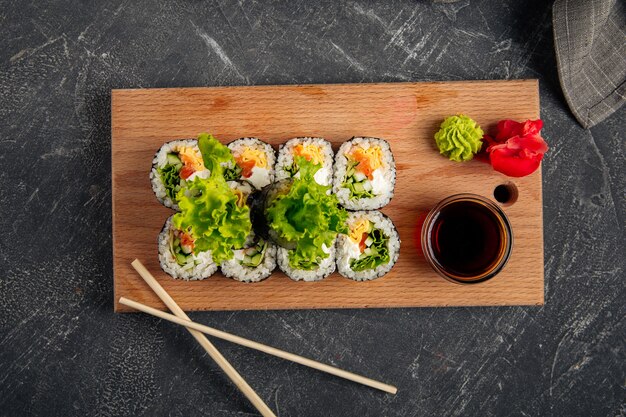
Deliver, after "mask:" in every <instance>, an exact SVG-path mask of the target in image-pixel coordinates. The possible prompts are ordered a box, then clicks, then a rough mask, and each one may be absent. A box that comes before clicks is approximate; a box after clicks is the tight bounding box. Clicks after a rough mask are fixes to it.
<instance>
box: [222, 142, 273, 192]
mask: <svg viewBox="0 0 626 417" xmlns="http://www.w3.org/2000/svg"><path fill="white" fill-rule="evenodd" d="M244 148H253V149H258V150H260V151H262V152H263V153H265V156H266V158H267V168H258V167H254V168H252V175H251V176H250V177H249V178H243V177H242V178H241V179H242V180H245V181H248V182H249V183H250V184H252V185H253V186H254V188H256V189H257V190H260V189H261V188H263V187H265V186H266V185H268V184H271V183H272V182H274V164H275V163H276V153H275V152H274V148H272V146H271V145H270V144H268V143H265V142H263V141H262V140H260V139H258V138H241V139H237V140H234V141H232V142H230V143H229V144H228V149H230V151H231V152H232V154H233V157H235V158H236V157H237V156H238V155H239V154H240V153H241V152H242V151H243V149H244Z"/></svg>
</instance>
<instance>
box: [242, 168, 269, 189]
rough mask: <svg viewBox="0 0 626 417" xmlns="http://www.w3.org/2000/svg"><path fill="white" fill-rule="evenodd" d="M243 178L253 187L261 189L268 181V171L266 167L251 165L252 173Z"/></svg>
mask: <svg viewBox="0 0 626 417" xmlns="http://www.w3.org/2000/svg"><path fill="white" fill-rule="evenodd" d="M245 180H246V181H248V182H249V183H250V184H252V185H254V187H255V188H258V189H261V188H263V187H265V186H266V185H267V184H269V183H270V175H269V171H268V170H267V169H266V168H259V167H253V168H252V174H251V175H250V176H249V177H248V178H245Z"/></svg>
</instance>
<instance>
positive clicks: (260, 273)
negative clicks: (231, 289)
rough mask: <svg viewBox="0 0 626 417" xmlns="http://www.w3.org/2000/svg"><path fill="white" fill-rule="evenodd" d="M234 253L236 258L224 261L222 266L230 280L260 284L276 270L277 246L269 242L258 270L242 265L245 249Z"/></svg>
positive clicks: (223, 271)
mask: <svg viewBox="0 0 626 417" xmlns="http://www.w3.org/2000/svg"><path fill="white" fill-rule="evenodd" d="M234 252H235V257H234V258H233V259H230V260H228V261H224V262H222V264H221V265H220V267H221V268H222V273H223V274H224V275H225V276H227V277H229V278H233V279H235V280H237V281H241V282H259V281H262V280H264V279H265V278H267V277H269V276H270V275H271V274H272V272H273V271H274V269H276V246H275V245H273V244H271V243H269V242H268V243H267V248H265V254H264V257H263V262H261V264H259V266H257V267H256V268H252V267H249V266H245V265H242V264H241V259H243V249H239V250H236V251H234Z"/></svg>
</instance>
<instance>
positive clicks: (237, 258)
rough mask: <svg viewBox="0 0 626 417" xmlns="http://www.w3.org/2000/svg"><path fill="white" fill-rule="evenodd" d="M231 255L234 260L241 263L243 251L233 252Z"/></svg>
mask: <svg viewBox="0 0 626 417" xmlns="http://www.w3.org/2000/svg"><path fill="white" fill-rule="evenodd" d="M233 253H234V255H235V256H234V257H235V259H236V260H238V261H243V256H244V254H243V249H238V250H234V251H233Z"/></svg>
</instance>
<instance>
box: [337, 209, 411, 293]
mask: <svg viewBox="0 0 626 417" xmlns="http://www.w3.org/2000/svg"><path fill="white" fill-rule="evenodd" d="M347 223H348V227H349V228H350V232H349V234H348V235H339V237H338V238H337V269H338V270H339V273H340V274H341V275H343V276H344V277H346V278H350V279H353V280H355V281H367V280H372V279H375V278H380V277H382V276H383V275H385V274H386V273H387V272H389V271H390V270H391V268H392V267H393V265H394V264H395V263H396V261H397V260H398V256H399V254H400V237H399V236H398V232H397V231H396V228H395V226H394V225H393V222H392V221H391V220H390V219H389V218H388V217H387V216H385V215H384V214H382V213H380V212H378V211H356V212H353V213H350V216H349V217H348V222H347Z"/></svg>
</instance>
